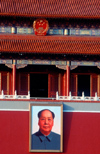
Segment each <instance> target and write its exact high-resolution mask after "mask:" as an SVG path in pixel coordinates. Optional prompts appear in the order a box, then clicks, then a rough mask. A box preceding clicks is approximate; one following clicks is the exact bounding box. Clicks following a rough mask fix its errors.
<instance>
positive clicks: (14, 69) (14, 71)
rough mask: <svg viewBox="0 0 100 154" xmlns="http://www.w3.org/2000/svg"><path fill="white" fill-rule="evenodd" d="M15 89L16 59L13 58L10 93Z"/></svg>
mask: <svg viewBox="0 0 100 154" xmlns="http://www.w3.org/2000/svg"><path fill="white" fill-rule="evenodd" d="M15 90H16V60H13V70H12V94H13V95H14V94H15Z"/></svg>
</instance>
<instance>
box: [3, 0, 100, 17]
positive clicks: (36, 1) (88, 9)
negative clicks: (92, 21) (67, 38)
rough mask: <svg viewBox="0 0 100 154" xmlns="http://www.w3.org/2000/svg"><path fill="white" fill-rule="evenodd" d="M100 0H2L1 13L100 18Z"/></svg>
mask: <svg viewBox="0 0 100 154" xmlns="http://www.w3.org/2000/svg"><path fill="white" fill-rule="evenodd" d="M99 6H100V1H99V0H95V1H94V0H90V1H87V0H59V1H58V0H32V1H30V0H25V1H23V0H20V2H19V1H18V0H14V1H11V0H4V1H3V0H2V1H1V3H0V15H10V16H32V17H45V18H46V17H55V18H58V17H61V18H62V17H65V18H71V17H73V18H100V8H99Z"/></svg>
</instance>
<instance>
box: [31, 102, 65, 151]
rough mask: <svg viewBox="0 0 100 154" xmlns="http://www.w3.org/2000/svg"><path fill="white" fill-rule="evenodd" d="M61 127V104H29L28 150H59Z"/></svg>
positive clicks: (60, 145)
mask: <svg viewBox="0 0 100 154" xmlns="http://www.w3.org/2000/svg"><path fill="white" fill-rule="evenodd" d="M36 119H37V120H36ZM62 128H63V127H62V105H40V106H39V105H34V104H33V105H31V107H30V152H31V151H33V152H34V151H40V152H48V151H50V152H53V151H55V152H56V151H57V152H61V151H62Z"/></svg>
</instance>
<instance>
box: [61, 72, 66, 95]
mask: <svg viewBox="0 0 100 154" xmlns="http://www.w3.org/2000/svg"><path fill="white" fill-rule="evenodd" d="M65 82H66V75H65V73H64V74H63V77H62V95H63V96H65V95H66V94H65V90H66V87H65Z"/></svg>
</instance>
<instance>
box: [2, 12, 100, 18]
mask: <svg viewBox="0 0 100 154" xmlns="http://www.w3.org/2000/svg"><path fill="white" fill-rule="evenodd" d="M0 16H12V17H33V18H67V19H70V18H72V19H73V18H76V19H100V15H82V14H77V15H73V14H72V15H68V14H66V15H65V14H57V15H56V14H53V15H50V14H23V13H0Z"/></svg>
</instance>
